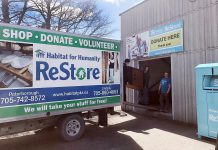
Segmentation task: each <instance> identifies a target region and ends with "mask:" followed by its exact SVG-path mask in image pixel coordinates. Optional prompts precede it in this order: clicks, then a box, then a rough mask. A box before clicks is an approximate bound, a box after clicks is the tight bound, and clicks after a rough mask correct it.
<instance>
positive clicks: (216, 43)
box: [120, 0, 218, 124]
mask: <svg viewBox="0 0 218 150" xmlns="http://www.w3.org/2000/svg"><path fill="white" fill-rule="evenodd" d="M120 16H121V41H122V56H123V58H122V59H123V60H124V59H125V58H126V49H127V48H126V44H125V43H126V39H127V38H128V37H130V36H132V35H134V34H137V33H142V32H145V31H148V30H151V29H153V28H155V27H159V26H163V25H165V24H169V23H171V22H174V21H177V20H182V21H183V23H184V26H183V42H184V51H182V52H178V53H171V54H165V55H159V56H155V57H146V58H143V60H145V61H146V60H153V61H155V59H158V58H165V57H169V58H170V63H171V64H170V66H171V79H172V119H173V120H178V121H182V122H185V123H190V124H196V123H197V114H196V95H195V66H196V65H198V64H202V63H212V62H218V1H217V0H144V1H143V2H141V3H140V4H138V5H136V6H134V7H133V8H130V9H129V10H127V11H125V12H123V13H121V14H120ZM143 60H142V59H134V60H133V61H131V65H132V66H134V67H136V68H137V67H139V61H143ZM137 94H138V92H137V91H136V90H132V89H128V95H127V100H128V102H130V103H136V101H137V100H136V99H137ZM128 109H131V110H137V109H138V108H136V107H134V106H129V107H128Z"/></svg>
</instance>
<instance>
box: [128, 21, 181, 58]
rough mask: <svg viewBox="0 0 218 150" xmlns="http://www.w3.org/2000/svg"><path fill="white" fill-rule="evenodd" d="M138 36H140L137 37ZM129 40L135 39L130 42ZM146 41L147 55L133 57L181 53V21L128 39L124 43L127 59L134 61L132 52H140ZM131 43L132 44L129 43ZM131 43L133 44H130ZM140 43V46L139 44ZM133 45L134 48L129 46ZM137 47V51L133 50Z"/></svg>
mask: <svg viewBox="0 0 218 150" xmlns="http://www.w3.org/2000/svg"><path fill="white" fill-rule="evenodd" d="M139 35H140V36H139ZM130 39H135V41H134V40H130ZM141 39H146V40H147V41H148V42H147V41H146V46H147V53H146V55H135V56H136V57H137V56H142V57H152V56H157V55H163V54H169V53H175V52H181V51H183V21H177V22H174V23H171V24H168V25H165V26H162V27H158V28H155V29H153V30H150V31H147V32H144V33H142V34H138V35H136V37H129V38H127V41H126V47H127V50H126V52H127V57H128V58H130V59H134V58H136V57H133V55H132V51H137V50H138V53H139V52H140V48H141V47H143V44H142V43H143V42H138V41H143V40H141ZM130 41H133V42H130ZM131 43H133V44H131ZM140 43H141V44H140ZM131 45H134V46H131ZM135 47H137V49H136V48H135Z"/></svg>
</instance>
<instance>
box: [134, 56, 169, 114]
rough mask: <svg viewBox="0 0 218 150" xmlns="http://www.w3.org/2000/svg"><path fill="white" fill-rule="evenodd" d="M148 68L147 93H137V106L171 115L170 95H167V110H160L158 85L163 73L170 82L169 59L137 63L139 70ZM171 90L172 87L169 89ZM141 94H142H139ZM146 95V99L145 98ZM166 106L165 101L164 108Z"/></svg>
mask: <svg viewBox="0 0 218 150" xmlns="http://www.w3.org/2000/svg"><path fill="white" fill-rule="evenodd" d="M146 67H148V68H149V77H148V88H147V91H146V90H145V91H144V90H143V91H140V92H139V98H138V104H140V105H145V106H146V108H148V109H151V110H156V111H161V112H164V113H170V114H171V113H172V96H171V95H172V93H171V91H172V90H170V93H169V94H168V98H169V105H168V109H164V110H163V109H162V108H161V105H160V94H159V92H158V91H159V85H160V81H161V79H162V78H163V77H164V73H165V72H167V73H168V74H169V79H170V80H171V58H170V57H166V58H158V59H152V60H145V61H139V68H140V70H144V69H145V68H146ZM171 89H172V87H171ZM141 92H142V93H141ZM146 93H147V94H148V95H147V97H146V96H145V95H146ZM165 106H166V100H164V107H165Z"/></svg>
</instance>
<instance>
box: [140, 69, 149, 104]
mask: <svg viewBox="0 0 218 150" xmlns="http://www.w3.org/2000/svg"><path fill="white" fill-rule="evenodd" d="M149 72H150V68H149V67H148V66H145V67H144V69H143V85H144V87H143V89H142V90H140V91H139V104H140V105H148V104H149V95H148V94H149V92H148V86H149V79H150V73H149Z"/></svg>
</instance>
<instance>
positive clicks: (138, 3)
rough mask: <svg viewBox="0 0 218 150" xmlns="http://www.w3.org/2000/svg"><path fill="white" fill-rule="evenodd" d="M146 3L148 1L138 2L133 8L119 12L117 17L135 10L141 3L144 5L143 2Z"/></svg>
mask: <svg viewBox="0 0 218 150" xmlns="http://www.w3.org/2000/svg"><path fill="white" fill-rule="evenodd" d="M147 1H149V0H143V1H141V2H139V3H138V4H136V5H135V6H133V7H130V8H129V9H127V10H125V11H123V12H121V13H120V14H119V16H121V15H123V14H125V13H126V12H128V11H130V10H132V9H133V8H135V7H137V6H139V5H141V4H142V3H145V2H147Z"/></svg>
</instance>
